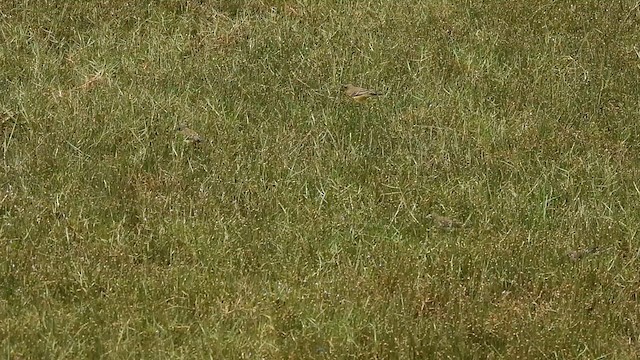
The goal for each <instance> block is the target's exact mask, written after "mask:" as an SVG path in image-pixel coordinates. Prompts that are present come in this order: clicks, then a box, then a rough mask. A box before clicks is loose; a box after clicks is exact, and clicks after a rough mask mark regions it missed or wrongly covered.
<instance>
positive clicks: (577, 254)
mask: <svg viewBox="0 0 640 360" xmlns="http://www.w3.org/2000/svg"><path fill="white" fill-rule="evenodd" d="M596 252H598V248H596V247H593V248H589V249H578V250H570V251H567V256H568V257H569V258H570V259H571V260H573V261H578V260H580V259H582V258H583V257H585V256H587V255H589V254H595V253H596Z"/></svg>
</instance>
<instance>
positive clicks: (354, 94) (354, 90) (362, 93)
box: [342, 84, 382, 103]
mask: <svg viewBox="0 0 640 360" xmlns="http://www.w3.org/2000/svg"><path fill="white" fill-rule="evenodd" d="M342 91H343V92H344V93H345V95H347V96H348V97H350V98H351V99H353V101H355V102H358V103H362V102H365V101H367V99H368V98H370V97H372V96H380V95H382V94H381V93H379V92H377V91H374V90H369V89H364V88H361V87H357V86H353V85H352V84H346V85H342Z"/></svg>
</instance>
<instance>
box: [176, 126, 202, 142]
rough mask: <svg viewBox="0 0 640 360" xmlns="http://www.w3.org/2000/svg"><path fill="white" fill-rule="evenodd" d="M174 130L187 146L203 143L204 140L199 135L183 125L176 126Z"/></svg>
mask: <svg viewBox="0 0 640 360" xmlns="http://www.w3.org/2000/svg"><path fill="white" fill-rule="evenodd" d="M176 130H177V131H178V133H179V134H180V135H182V137H183V138H184V142H186V143H187V144H199V143H201V142H203V141H205V140H204V138H203V137H202V136H200V134H198V133H197V132H195V131H193V130H191V129H189V128H188V127H186V126H185V125H180V126H178V127H177V128H176Z"/></svg>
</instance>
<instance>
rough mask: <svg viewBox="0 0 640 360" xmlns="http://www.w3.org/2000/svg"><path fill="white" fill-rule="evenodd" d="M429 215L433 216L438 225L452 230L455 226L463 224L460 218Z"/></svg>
mask: <svg viewBox="0 0 640 360" xmlns="http://www.w3.org/2000/svg"><path fill="white" fill-rule="evenodd" d="M427 217H429V218H431V219H432V220H433V222H434V223H435V224H436V225H438V226H439V227H441V228H443V229H447V230H451V229H453V228H456V227H460V226H462V222H460V220H457V219H453V218H449V217H446V216H442V215H438V214H429V215H428V216H427Z"/></svg>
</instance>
